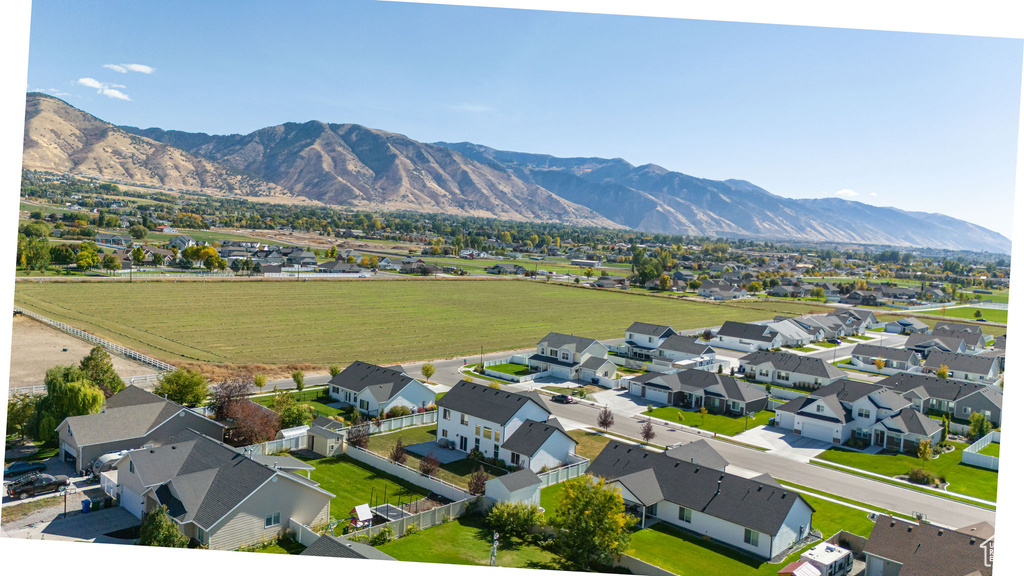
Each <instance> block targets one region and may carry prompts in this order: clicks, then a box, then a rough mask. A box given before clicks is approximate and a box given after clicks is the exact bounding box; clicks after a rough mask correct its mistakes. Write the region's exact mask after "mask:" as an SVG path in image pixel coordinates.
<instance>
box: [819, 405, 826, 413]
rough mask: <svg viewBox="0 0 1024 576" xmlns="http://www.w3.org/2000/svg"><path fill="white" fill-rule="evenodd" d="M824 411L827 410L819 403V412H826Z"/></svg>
mask: <svg viewBox="0 0 1024 576" xmlns="http://www.w3.org/2000/svg"><path fill="white" fill-rule="evenodd" d="M824 411H825V407H824V406H822V405H821V404H818V412H824Z"/></svg>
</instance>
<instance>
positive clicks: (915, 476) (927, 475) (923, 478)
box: [907, 468, 935, 486]
mask: <svg viewBox="0 0 1024 576" xmlns="http://www.w3.org/2000/svg"><path fill="white" fill-rule="evenodd" d="M907 477H908V478H909V479H910V481H911V482H913V483H914V484H923V485H925V486H931V485H933V484H935V475H934V474H932V473H931V472H929V471H927V470H925V469H923V468H914V469H913V470H911V471H910V472H908V473H907Z"/></svg>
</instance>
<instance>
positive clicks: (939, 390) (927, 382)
mask: <svg viewBox="0 0 1024 576" xmlns="http://www.w3.org/2000/svg"><path fill="white" fill-rule="evenodd" d="M878 384H879V385H880V386H886V387H888V388H891V389H892V390H893V391H894V392H896V393H897V394H899V395H901V396H906V395H907V394H909V393H911V392H915V393H917V395H918V396H921V397H923V398H938V399H940V400H951V401H954V400H959V399H961V398H966V397H967V396H969V395H971V394H975V393H989V392H991V393H992V394H991V395H990V396H989V397H990V398H992V399H993V401H994V402H996V404H997V405H998V406H1000V407H1001V406H1002V405H1003V401H1002V398H1003V393H1002V391H1001V390H995V389H993V388H992V387H991V386H986V385H984V384H979V383H977V382H960V381H957V380H948V379H943V378H939V377H937V376H931V375H927V374H906V373H900V374H893V375H892V376H889V377H888V378H885V379H883V380H879V381H878ZM986 395H988V394H986Z"/></svg>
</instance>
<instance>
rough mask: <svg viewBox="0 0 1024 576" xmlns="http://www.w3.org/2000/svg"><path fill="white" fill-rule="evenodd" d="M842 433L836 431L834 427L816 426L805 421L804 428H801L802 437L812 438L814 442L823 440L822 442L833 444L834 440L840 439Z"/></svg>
mask: <svg viewBox="0 0 1024 576" xmlns="http://www.w3.org/2000/svg"><path fill="white" fill-rule="evenodd" d="M841 434H842V432H841V431H840V430H836V428H835V427H833V426H827V425H823V424H815V423H811V422H807V421H804V423H803V426H802V427H801V428H800V435H801V436H803V437H804V438H811V439H814V440H821V441H822V442H828V443H829V444H831V443H832V442H833V439H834V438H839V437H840V435H841Z"/></svg>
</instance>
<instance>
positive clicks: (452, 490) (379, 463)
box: [345, 444, 470, 502]
mask: <svg viewBox="0 0 1024 576" xmlns="http://www.w3.org/2000/svg"><path fill="white" fill-rule="evenodd" d="M345 454H347V455H348V456H351V457H352V459H353V460H356V461H359V462H362V463H363V464H366V465H368V466H371V467H373V468H376V469H377V470H380V471H381V472H385V473H387V474H391V475H392V476H397V477H399V478H401V479H402V480H405V481H406V482H411V483H412V484H415V485H417V486H419V487H420V488H423V489H424V490H429V491H431V492H433V493H435V494H440V495H441V496H444V497H445V498H448V499H449V500H453V501H456V502H458V501H459V500H465V499H466V498H469V497H470V494H469V492H467V491H465V490H463V489H462V488H460V487H458V486H456V485H455V484H452V483H451V482H446V481H444V480H441V479H440V478H434V477H433V476H427V475H426V474H424V473H422V472H420V471H419V470H413V469H412V468H410V467H408V466H406V465H405V464H399V463H397V462H392V461H391V460H388V459H387V458H385V457H383V456H380V455H378V454H375V453H373V452H370V451H369V450H364V449H362V448H359V447H358V446H352V445H351V444H349V445H348V447H347V449H346V451H345Z"/></svg>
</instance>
